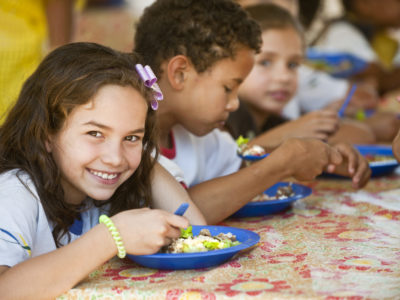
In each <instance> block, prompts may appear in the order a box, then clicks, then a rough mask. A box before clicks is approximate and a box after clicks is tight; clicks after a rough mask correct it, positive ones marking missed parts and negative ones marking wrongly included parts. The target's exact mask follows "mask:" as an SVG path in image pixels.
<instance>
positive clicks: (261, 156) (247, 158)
mask: <svg viewBox="0 0 400 300" xmlns="http://www.w3.org/2000/svg"><path fill="white" fill-rule="evenodd" d="M238 155H239V157H240V158H241V159H244V160H251V161H253V160H261V159H263V158H265V157H267V156H268V155H269V153H265V154H263V155H243V154H239V153H238Z"/></svg>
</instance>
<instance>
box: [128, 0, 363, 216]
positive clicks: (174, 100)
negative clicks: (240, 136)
mask: <svg viewBox="0 0 400 300" xmlns="http://www.w3.org/2000/svg"><path fill="white" fill-rule="evenodd" d="M260 38H261V32H260V28H259V26H258V24H257V23H256V22H255V21H254V20H252V19H251V18H250V17H249V16H248V15H247V13H246V12H245V11H244V10H243V8H241V7H240V5H238V4H237V3H235V2H234V1H231V0H210V1H203V0H193V1H178V0H159V1H156V2H154V3H153V4H152V5H151V6H149V7H147V8H146V9H145V11H144V13H143V15H142V17H141V18H140V20H139V22H138V25H137V28H136V35H135V40H134V45H135V51H137V52H139V53H140V54H141V55H143V56H144V60H145V62H146V64H148V65H150V66H151V67H152V68H153V70H154V71H155V73H156V74H157V75H158V77H159V85H160V88H161V90H162V91H163V93H164V98H165V99H164V101H161V102H160V107H159V110H158V111H157V115H158V121H159V124H160V130H161V132H160V137H161V138H160V147H161V148H162V153H163V154H164V155H165V156H167V157H168V158H170V159H172V160H173V162H175V163H176V167H177V168H181V169H182V171H183V174H184V179H185V183H186V184H187V186H188V192H189V195H190V196H191V198H192V200H193V201H194V202H195V203H196V204H197V206H198V207H199V208H200V210H201V211H202V212H203V214H204V216H205V217H206V219H207V221H208V223H216V222H219V221H221V220H223V219H225V218H226V217H228V216H230V215H231V214H232V213H234V212H235V211H237V210H238V209H239V208H240V207H242V206H243V205H245V204H246V203H247V202H249V201H250V200H251V199H252V198H254V197H255V196H256V195H258V194H260V193H261V192H262V191H264V190H265V189H267V188H268V187H270V186H272V185H273V184H275V183H276V182H278V181H281V180H283V179H285V178H288V177H291V176H292V177H294V178H296V179H298V180H311V179H313V178H314V177H315V176H317V175H318V174H320V173H321V172H322V171H323V170H326V169H327V170H328V171H329V172H333V171H335V172H337V173H342V174H346V175H349V174H350V176H352V178H353V183H354V186H355V187H361V186H363V185H365V184H366V182H367V181H368V179H369V175H370V170H369V167H368V164H367V162H366V160H365V159H364V158H362V157H361V155H360V154H359V153H358V152H356V151H355V150H354V149H353V148H351V147H348V146H347V145H340V146H339V145H338V146H336V147H335V148H333V147H331V146H329V145H327V144H326V143H323V142H321V141H319V140H314V139H289V140H287V141H285V142H284V143H283V144H282V145H281V146H280V147H278V148H277V149H276V150H275V151H273V152H272V153H271V154H270V155H269V156H268V157H267V158H265V159H263V160H260V161H259V162H257V163H254V164H252V165H251V166H249V167H246V168H243V169H240V167H241V165H242V161H241V159H240V158H239V157H238V156H237V153H236V150H237V147H236V143H235V141H234V139H233V138H232V137H231V136H230V135H229V134H228V133H227V132H223V131H221V129H222V128H223V127H224V125H225V122H226V120H227V118H228V116H229V113H231V112H233V111H235V110H236V109H237V108H238V104H239V102H238V99H237V92H238V88H239V85H240V84H241V82H242V81H243V80H244V79H245V77H246V76H247V75H248V73H249V72H250V70H251V68H252V67H253V64H254V55H255V53H256V52H258V51H259V49H260V45H261V39H260ZM339 165H340V167H339ZM239 169H240V170H239Z"/></svg>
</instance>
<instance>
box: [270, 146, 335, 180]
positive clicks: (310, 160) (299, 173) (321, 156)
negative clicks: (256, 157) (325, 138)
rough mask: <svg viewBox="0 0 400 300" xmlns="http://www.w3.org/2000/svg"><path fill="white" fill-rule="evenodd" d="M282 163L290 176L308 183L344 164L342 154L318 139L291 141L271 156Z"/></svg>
mask: <svg viewBox="0 0 400 300" xmlns="http://www.w3.org/2000/svg"><path fill="white" fill-rule="evenodd" d="M272 158H273V159H278V160H281V161H282V166H283V167H284V168H286V169H287V171H288V173H289V174H288V176H293V177H294V178H296V179H297V180H301V181H308V180H312V179H314V178H315V177H316V176H318V175H320V174H321V173H322V172H323V171H324V170H328V171H331V170H334V169H335V166H337V165H340V164H341V163H342V160H343V159H342V156H341V154H340V153H339V152H338V151H337V150H336V149H334V148H332V147H331V146H329V145H328V144H326V143H324V142H322V141H320V140H317V139H289V140H287V141H285V142H284V143H283V144H282V145H281V146H280V147H278V148H277V149H276V150H275V151H273V152H272V153H271V154H270V155H269V159H272Z"/></svg>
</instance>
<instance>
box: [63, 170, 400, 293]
mask: <svg viewBox="0 0 400 300" xmlns="http://www.w3.org/2000/svg"><path fill="white" fill-rule="evenodd" d="M307 185H309V186H310V187H312V189H313V194H312V195H311V196H309V197H307V198H306V199H302V200H299V201H297V202H295V203H294V205H293V206H292V208H291V209H289V210H286V211H285V212H282V213H280V214H276V215H269V216H264V217H255V218H243V219H228V220H226V221H225V222H223V223H221V224H220V225H226V226H234V227H240V228H245V229H249V230H253V231H255V232H257V233H258V234H259V235H260V236H261V240H260V243H259V244H258V246H257V247H255V248H254V249H252V250H251V251H248V252H246V253H242V254H241V255H239V256H237V257H235V258H234V259H232V260H230V261H228V262H226V263H225V264H223V265H220V266H218V267H214V268H208V269H198V270H185V271H166V270H153V269H148V268H143V267H140V266H138V265H136V264H135V263H133V262H131V261H130V260H129V259H125V260H119V259H117V258H114V259H112V260H110V261H109V262H107V263H106V264H104V265H103V266H102V267H100V268H99V269H98V270H96V271H95V272H93V273H92V274H90V276H89V277H88V278H87V279H86V280H84V281H83V282H81V283H80V284H79V285H78V286H76V287H75V288H73V289H71V290H70V291H69V292H68V293H66V294H64V295H62V296H60V297H59V299H167V300H178V299H187V300H189V299H203V300H205V299H247V298H251V299H354V300H356V299H400V176H397V175H391V176H389V177H383V178H378V179H373V180H371V181H370V182H369V183H368V185H367V187H366V188H364V189H363V190H358V191H356V190H353V189H352V188H351V183H350V181H348V180H343V179H318V180H316V181H314V182H312V183H308V184H307Z"/></svg>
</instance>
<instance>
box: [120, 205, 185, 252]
mask: <svg viewBox="0 0 400 300" xmlns="http://www.w3.org/2000/svg"><path fill="white" fill-rule="evenodd" d="M112 220H113V222H114V224H115V226H116V227H117V229H118V231H119V233H120V235H121V238H122V241H123V243H124V246H125V249H126V252H127V253H128V254H134V255H146V254H153V253H156V252H157V251H158V250H159V249H160V248H161V247H162V246H164V245H167V244H169V243H171V239H173V238H178V237H179V236H180V228H186V227H188V226H189V222H188V220H187V219H186V218H184V217H181V216H176V215H174V214H172V213H169V212H166V211H163V210H158V209H148V208H141V209H132V210H128V211H124V212H121V213H119V214H117V215H115V216H113V217H112Z"/></svg>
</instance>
